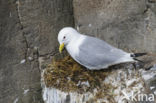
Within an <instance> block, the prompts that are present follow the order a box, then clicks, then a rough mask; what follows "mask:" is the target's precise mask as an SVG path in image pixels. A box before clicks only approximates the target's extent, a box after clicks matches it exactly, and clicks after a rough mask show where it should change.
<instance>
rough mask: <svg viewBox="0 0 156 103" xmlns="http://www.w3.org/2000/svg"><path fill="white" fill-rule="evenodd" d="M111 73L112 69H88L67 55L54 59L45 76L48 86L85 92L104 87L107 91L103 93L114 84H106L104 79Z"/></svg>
mask: <svg viewBox="0 0 156 103" xmlns="http://www.w3.org/2000/svg"><path fill="white" fill-rule="evenodd" d="M111 73H112V72H111V71H105V70H99V71H91V70H88V69H87V68H85V67H83V66H81V65H79V64H78V63H77V62H75V61H74V60H73V59H72V58H71V57H70V56H65V57H64V58H62V59H59V60H56V59H53V60H52V63H51V64H49V65H47V67H46V69H45V71H44V74H43V77H44V82H45V85H46V86H47V87H54V88H57V89H59V90H62V91H66V92H69V91H76V92H79V93H83V92H87V91H93V90H94V88H96V89H101V88H102V90H103V91H105V92H103V93H107V90H110V89H111V88H112V85H109V84H104V82H103V81H104V80H105V77H107V76H108V75H110V74H111ZM100 94H101V93H100ZM102 95H103V94H102ZM97 97H99V98H100V95H97Z"/></svg>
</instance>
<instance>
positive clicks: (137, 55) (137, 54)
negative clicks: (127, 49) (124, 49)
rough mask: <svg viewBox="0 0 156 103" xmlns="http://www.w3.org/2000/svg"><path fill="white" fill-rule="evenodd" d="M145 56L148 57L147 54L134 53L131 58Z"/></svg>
mask: <svg viewBox="0 0 156 103" xmlns="http://www.w3.org/2000/svg"><path fill="white" fill-rule="evenodd" d="M144 55H147V53H134V54H131V57H133V58H134V57H140V56H144Z"/></svg>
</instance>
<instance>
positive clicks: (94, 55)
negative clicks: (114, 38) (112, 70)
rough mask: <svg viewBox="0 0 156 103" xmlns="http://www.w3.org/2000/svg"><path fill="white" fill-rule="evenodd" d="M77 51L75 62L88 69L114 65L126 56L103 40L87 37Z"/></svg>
mask: <svg viewBox="0 0 156 103" xmlns="http://www.w3.org/2000/svg"><path fill="white" fill-rule="evenodd" d="M79 50H80V51H79V54H78V55H77V56H76V60H77V61H78V62H79V63H80V64H82V65H84V66H86V67H90V68H96V67H97V68H99V67H107V66H109V65H110V64H114V63H116V62H117V61H118V60H119V59H120V58H122V57H123V56H124V55H125V54H127V53H126V52H124V51H122V50H120V49H117V48H115V47H113V46H111V45H109V44H107V43H106V42H104V41H103V40H100V39H97V38H94V37H88V36H87V37H86V38H85V40H84V42H83V43H82V44H81V45H80V47H79Z"/></svg>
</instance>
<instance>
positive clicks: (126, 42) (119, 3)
mask: <svg viewBox="0 0 156 103" xmlns="http://www.w3.org/2000/svg"><path fill="white" fill-rule="evenodd" d="M155 2H156V1H155V0H152V1H151V0H128V1H123V0H85V1H84V0H74V2H73V5H74V16H75V25H76V27H77V28H79V31H80V32H82V33H84V34H88V35H93V36H96V37H99V38H101V39H103V40H105V41H107V42H109V43H110V44H112V45H114V46H116V47H119V48H122V49H124V48H127V49H130V50H136V51H140V52H142V51H149V52H151V51H154V52H155V51H156V44H155V40H156V30H155V28H156V9H155V8H156V3H155Z"/></svg>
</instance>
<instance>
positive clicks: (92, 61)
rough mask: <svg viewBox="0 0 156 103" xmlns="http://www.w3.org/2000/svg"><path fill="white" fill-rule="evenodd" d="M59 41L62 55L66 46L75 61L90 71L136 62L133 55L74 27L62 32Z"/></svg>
mask: <svg viewBox="0 0 156 103" xmlns="http://www.w3.org/2000/svg"><path fill="white" fill-rule="evenodd" d="M58 41H59V44H60V47H59V51H60V53H61V52H62V50H63V48H64V46H65V48H66V50H67V51H68V53H69V54H70V55H71V57H72V58H73V59H74V60H75V61H77V62H78V63H79V64H81V65H83V66H85V67H86V68H88V69H90V70H99V69H106V68H108V67H109V66H111V65H115V64H120V63H124V62H136V61H135V60H134V56H132V54H131V53H127V52H125V51H123V50H121V49H118V48H115V47H113V46H111V45H109V44H108V43H106V42H105V41H103V40H100V39H98V38H95V37H91V36H87V35H83V34H80V33H79V32H77V31H76V30H75V29H74V28H72V27H65V28H63V29H62V30H60V32H59V34H58Z"/></svg>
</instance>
